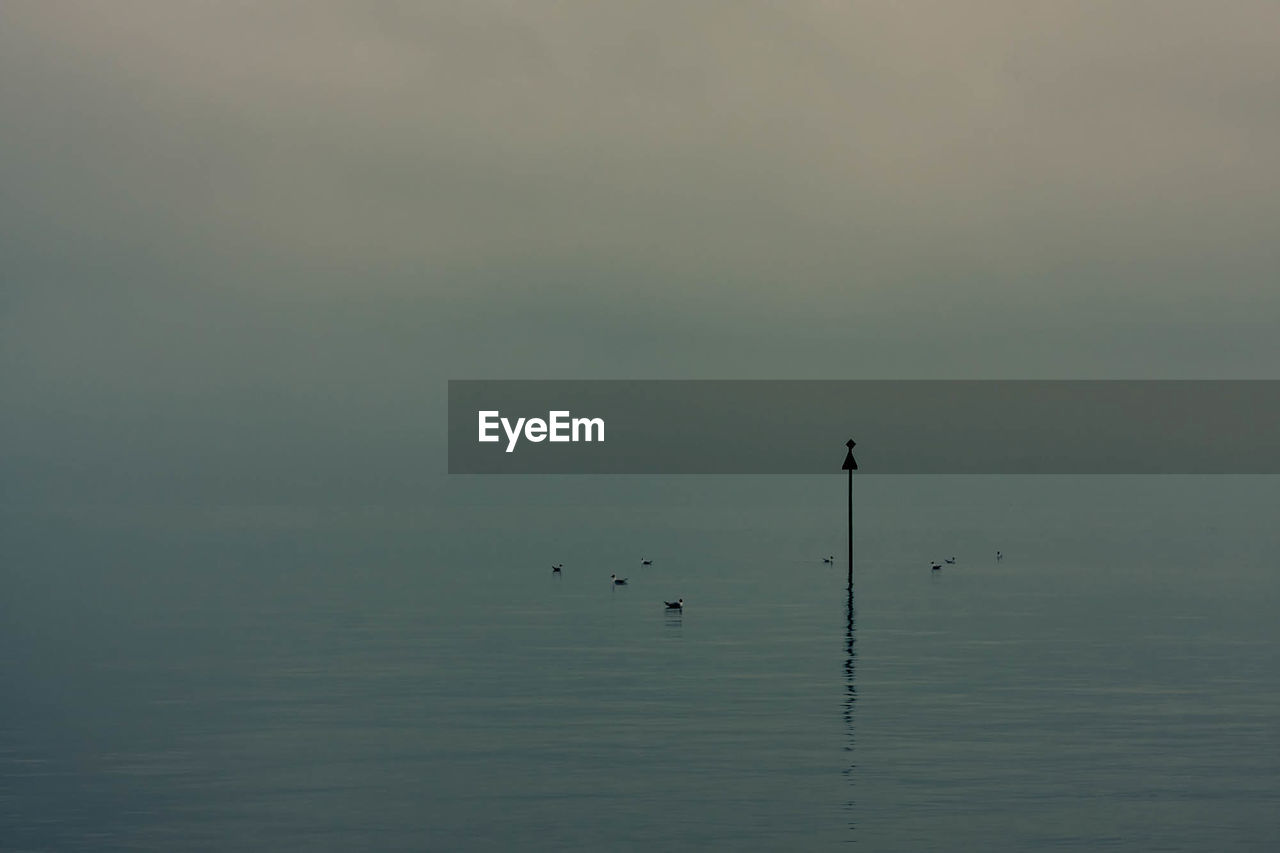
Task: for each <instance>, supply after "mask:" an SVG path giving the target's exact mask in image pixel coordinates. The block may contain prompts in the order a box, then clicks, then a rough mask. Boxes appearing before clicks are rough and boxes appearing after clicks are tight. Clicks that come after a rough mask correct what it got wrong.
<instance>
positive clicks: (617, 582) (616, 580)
mask: <svg viewBox="0 0 1280 853" xmlns="http://www.w3.org/2000/svg"><path fill="white" fill-rule="evenodd" d="M609 577H610V579H612V580H613V585H614V586H624V585H625V584H626V582H627V579H626V578H620V577H618V576H617V575H609Z"/></svg>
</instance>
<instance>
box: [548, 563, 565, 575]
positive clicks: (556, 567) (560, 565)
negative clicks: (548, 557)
mask: <svg viewBox="0 0 1280 853" xmlns="http://www.w3.org/2000/svg"><path fill="white" fill-rule="evenodd" d="M563 568H564V563H556V564H555V565H554V566H552V567H551V571H552V573H553V574H557V575H558V574H560V570H561V569H563Z"/></svg>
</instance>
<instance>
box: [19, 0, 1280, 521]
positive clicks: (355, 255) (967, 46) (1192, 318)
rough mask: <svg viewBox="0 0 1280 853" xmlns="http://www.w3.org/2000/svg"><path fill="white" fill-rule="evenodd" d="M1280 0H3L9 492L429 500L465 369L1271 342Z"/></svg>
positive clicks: (1229, 359) (1242, 366)
mask: <svg viewBox="0 0 1280 853" xmlns="http://www.w3.org/2000/svg"><path fill="white" fill-rule="evenodd" d="M1277 92H1280V5H1278V4H1276V3H1274V2H1271V0H1259V1H1258V2H1246V0H1240V2H1227V3H1221V4H1214V3H1205V2H1199V1H1197V2H1169V0H1160V2H1137V0H1126V2H1114V3H1087V4H1086V3H1071V2H1057V0H1055V2H1045V3H1034V2H1027V0H1010V1H1009V2H987V3H967V2H966V3H958V2H939V3H907V2H896V3H889V2H883V3H804V2H788V3H768V4H766V3H758V4H756V3H742V2H731V3H710V2H698V3H665V4H660V3H638V2H637V3H614V4H606V3H594V2H583V3H565V2H558V3H550V2H547V3H537V2H529V3H486V2H474V0H470V1H469V2H465V3H457V4H446V3H412V4H411V3H405V4H393V3H389V2H386V3H376V4H366V3H354V2H352V3H342V4H336V3H325V2H307V3H296V4H295V3H284V2H279V3H268V4H237V3H195V2H189V3H188V2H182V3H173V2H154V3H139V2H114V3H87V2H85V3H75V2H38V0H30V2H23V0H0V129H2V133H0V394H2V395H3V400H4V405H3V409H2V411H0V440H2V442H3V443H2V445H0V448H2V452H3V457H2V462H0V480H3V482H4V486H3V491H0V500H3V501H5V502H7V503H8V504H10V505H14V504H21V503H24V502H28V501H50V502H59V501H67V500H72V499H73V498H74V499H84V500H139V501H151V502H155V501H163V500H168V499H173V500H188V501H197V502H212V503H235V502H249V503H270V502H276V501H294V500H296V501H307V500H322V501H325V502H332V501H337V502H341V501H342V500H344V499H348V498H349V499H350V500H353V501H358V502H365V503H369V502H372V503H378V502H382V501H386V502H400V501H405V500H414V499H416V498H418V497H421V496H422V495H423V494H426V493H429V492H432V491H433V489H435V487H433V486H432V485H431V483H433V482H437V483H438V481H439V480H440V479H441V477H440V472H442V471H443V470H444V461H445V459H444V448H443V443H442V441H443V435H444V403H445V384H444V383H445V381H446V380H447V379H449V378H524V377H537V378H573V377H592V378H595V377H601V378H603V377H619V378H650V377H651V378H668V377H670V378H677V377H679V378H683V377H698V378H843V377H850V378H899V377H938V378H951V377H968V378H1024V377H1044V378H1094V377H1097V378H1116V377H1122V378H1183V377H1185V378H1214V377H1235V378H1262V377H1265V378H1277V375H1276V374H1277V371H1276V365H1277V364H1280V336H1278V335H1277V324H1276V321H1275V318H1276V317H1280V287H1278V286H1277V285H1278V283H1280V241H1278V240H1277V238H1276V235H1277V230H1278V224H1280V155H1278V154H1277V152H1280V97H1277Z"/></svg>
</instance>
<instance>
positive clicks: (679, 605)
mask: <svg viewBox="0 0 1280 853" xmlns="http://www.w3.org/2000/svg"><path fill="white" fill-rule="evenodd" d="M1003 559H1004V554H1003V553H1001V552H1000V551H996V562H997V563H999V562H1000V561H1002V560H1003ZM822 562H824V563H826V564H827V565H829V566H833V565H835V562H836V555H835V554H832V555H831V556H829V557H823V558H822ZM943 563H945V564H946V565H948V566H954V565H955V564H956V558H955V557H947V558H946V559H945V560H943V561H942V563H939V562H938V561H937V560H933V561H932V562H931V563H930V565H929V568H930V569H931V570H932V571H935V572H937V571H941V570H942V565H943ZM640 565H642V566H652V565H653V560H641V561H640ZM563 570H564V563H555V564H554V565H552V567H551V573H552V574H553V575H558V574H562V573H563ZM609 580H610V581H611V582H612V583H613V585H614V586H626V585H627V583H628V581H627V578H620V577H618V576H617V575H616V574H611V575H609ZM663 604H665V605H666V606H667V609H668V610H678V611H682V612H683V610H684V599H683V598H677V599H676V600H675V601H665V600H664V601H663Z"/></svg>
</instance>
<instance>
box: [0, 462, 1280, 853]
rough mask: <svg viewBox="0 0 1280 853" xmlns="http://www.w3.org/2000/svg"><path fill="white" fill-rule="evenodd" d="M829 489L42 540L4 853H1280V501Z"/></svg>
mask: <svg viewBox="0 0 1280 853" xmlns="http://www.w3.org/2000/svg"><path fill="white" fill-rule="evenodd" d="M690 482H693V483H694V484H693V485H690V484H689V483H690ZM761 482H765V483H766V484H767V480H766V481H761V480H751V481H748V482H747V486H748V489H747V490H748V491H749V490H750V489H753V488H759V487H760V484H761ZM813 483H814V481H813V480H809V481H806V483H802V484H800V485H796V484H795V483H788V484H787V485H786V486H785V487H783V488H780V489H779V490H778V491H779V492H780V493H781V494H779V495H775V496H774V497H773V498H772V499H770V500H765V501H763V503H753V502H752V501H751V500H750V499H748V498H744V497H742V489H743V487H741V486H736V485H726V484H717V485H715V487H714V489H711V490H710V491H709V492H708V493H707V494H698V488H699V487H698V486H697V485H696V481H686V482H685V484H683V485H681V486H680V487H679V490H678V491H679V494H678V495H666V496H665V497H664V496H663V495H662V494H661V489H658V490H657V491H658V492H659V494H657V496H656V498H655V497H654V494H653V492H652V491H651V492H650V493H648V497H647V498H646V502H644V503H643V504H641V505H635V504H631V503H628V502H627V501H626V500H622V499H620V500H619V501H617V502H615V503H612V504H611V503H610V502H609V501H608V500H607V499H606V496H601V495H595V496H594V497H593V498H592V500H590V501H579V502H575V501H574V499H573V496H572V495H568V496H567V497H565V496H564V495H562V496H561V498H562V499H561V500H560V502H559V503H554V504H553V505H550V506H539V507H534V506H532V504H531V503H529V504H526V503H523V502H522V501H520V500H517V501H514V502H509V503H507V504H505V505H503V506H500V507H499V508H498V509H497V510H495V511H488V510H483V511H482V509H481V508H479V507H478V505H477V501H475V500H472V502H471V504H469V505H468V506H465V507H463V508H462V509H461V510H458V509H457V508H454V509H451V510H450V511H449V512H443V511H433V510H422V511H414V512H406V511H400V512H391V511H387V510H360V511H338V510H327V511H323V512H321V511H314V510H301V509H288V508H266V509H262V508H259V509H252V508H246V509H239V510H225V509H224V510H220V511H216V512H203V513H195V514H194V515H193V514H187V515H184V514H183V513H180V512H175V511H173V510H165V509H156V510H154V511H146V510H133V511H130V512H121V511H116V510H110V509H105V508H101V507H99V508H95V509H90V510H85V509H81V510H77V511H75V512H71V511H68V512H65V513H49V512H43V513H37V512H34V511H24V510H14V509H11V510H10V511H9V512H8V513H7V514H6V515H5V517H4V528H3V533H4V542H5V544H4V545H3V566H2V567H0V571H2V572H3V575H2V577H3V595H2V598H3V601H0V617H2V620H3V621H2V623H0V656H2V666H3V669H2V670H0V673H2V674H3V682H2V683H3V688H2V689H3V702H2V703H0V848H3V849H4V850H114V849H152V850H273V851H283V850H307V851H314V850H350V849H378V850H401V849H408V850H424V849H426V850H468V849H484V850H490V849H497V850H503V849H506V850H602V849H654V850H681V849H725V850H748V849H750V850H754V849H761V850H796V849H834V848H836V847H838V846H841V845H844V844H858V845H862V846H863V847H864V848H866V849H870V850H877V851H879V850H913V851H919V850H984V851H990V850H1010V851H1013V850H1018V851H1022V850H1033V849H1099V848H1115V849H1132V850H1206V851H1207V850H1214V851H1225V850H1274V849H1277V845H1280V628H1278V626H1280V619H1278V618H1277V608H1280V567H1278V566H1277V555H1278V554H1280V533H1277V532H1276V530H1275V528H1274V527H1273V521H1274V518H1273V516H1274V512H1275V510H1276V508H1277V505H1278V504H1277V497H1278V496H1280V489H1278V488H1277V485H1276V483H1275V482H1274V478H1257V479H1250V478H1238V479H1235V480H1227V479H1223V478H1147V479H1143V478H1135V479H1128V480H1123V479H1120V478H1097V479H1094V480H1088V478H1082V479H1081V480H1054V479H1052V478H1023V479H1019V478H1012V480H1011V481H1008V482H1004V481H1002V482H999V483H993V482H991V481H980V480H976V479H974V480H966V479H965V478H954V479H951V480H946V481H941V480H922V479H913V478H898V479H895V480H892V481H890V480H888V479H886V480H884V481H880V482H878V483H877V482H875V481H871V482H869V484H868V485H865V486H864V485H862V484H861V483H860V485H859V493H858V499H859V504H858V561H857V566H856V580H855V592H854V596H853V601H852V610H850V608H849V604H850V601H849V598H848V596H847V590H846V586H845V567H844V565H843V561H842V556H841V555H842V554H843V547H844V538H843V537H844V527H843V524H844V522H843V518H844V516H843V511H844V506H843V497H844V496H843V482H842V481H839V480H832V481H820V482H819V483H818V485H817V486H814V485H813ZM561 487H562V486H557V487H556V488H561ZM563 488H571V487H563ZM600 488H601V490H602V491H604V490H605V489H604V487H600ZM711 492H714V494H712V493H711ZM818 493H820V494H818ZM730 495H731V496H733V497H732V498H729V497H726V496H730ZM668 498H669V500H668ZM713 498H714V499H715V500H713ZM720 498H725V502H724V503H723V504H717V503H716V501H718V500H720ZM735 500H736V503H735ZM997 549H1000V550H1002V551H1003V552H1004V553H1005V554H1006V557H1005V559H1004V560H1003V561H1002V562H996V560H995V551H996V550H997ZM828 554H834V555H835V556H836V565H835V566H830V565H826V564H824V563H823V562H822V557H824V556H827V555H828ZM952 555H954V556H955V558H956V563H955V565H946V566H945V567H944V568H943V570H942V571H939V572H932V571H930V568H929V565H930V562H931V561H932V560H935V559H936V560H939V561H941V560H942V559H944V558H946V557H951V556H952ZM642 558H648V559H652V560H653V565H651V566H642V565H641V564H640V561H641V559H642ZM553 562H563V563H564V564H565V569H564V572H563V575H561V576H553V574H552V573H551V571H550V566H551V564H552V563H553ZM611 573H617V574H619V575H624V576H627V577H629V579H630V582H629V584H628V585H627V586H625V587H614V586H613V585H612V584H611V583H610V580H609V575H610V574H611ZM677 597H683V598H684V599H685V601H686V607H685V609H684V611H683V613H669V612H667V611H666V610H665V608H664V606H663V601H664V599H674V598H677Z"/></svg>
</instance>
